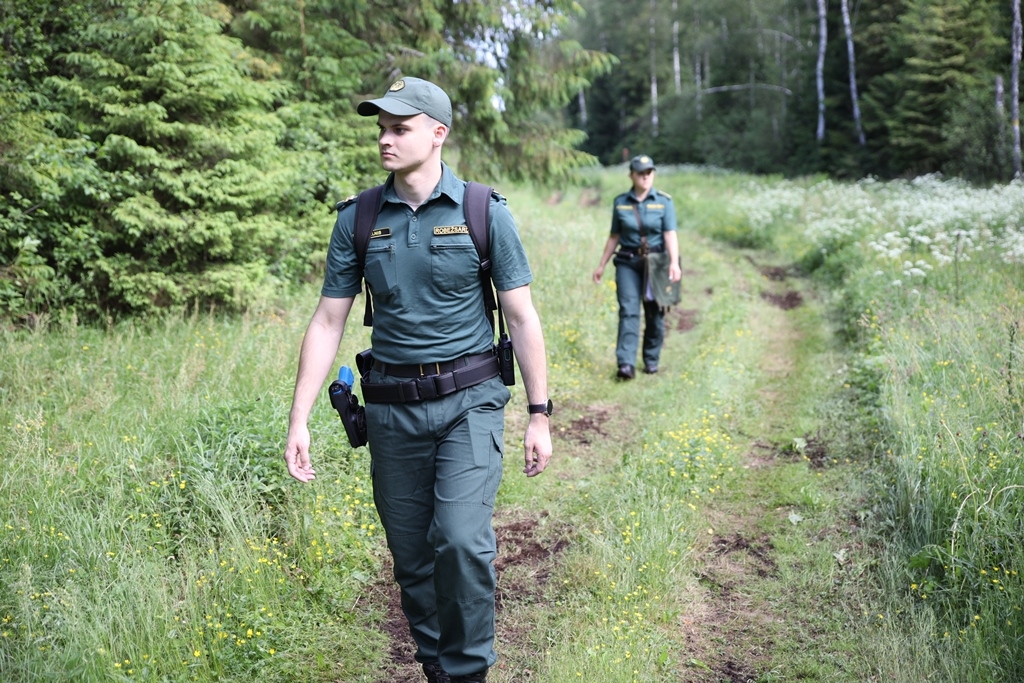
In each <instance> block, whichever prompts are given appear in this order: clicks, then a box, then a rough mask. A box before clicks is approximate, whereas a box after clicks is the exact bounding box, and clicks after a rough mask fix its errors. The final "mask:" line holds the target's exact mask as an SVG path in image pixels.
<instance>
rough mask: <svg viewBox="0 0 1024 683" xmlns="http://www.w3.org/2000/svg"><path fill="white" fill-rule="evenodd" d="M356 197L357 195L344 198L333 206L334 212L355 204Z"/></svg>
mask: <svg viewBox="0 0 1024 683" xmlns="http://www.w3.org/2000/svg"><path fill="white" fill-rule="evenodd" d="M356 197H358V195H352V196H351V197H346V198H345V199H342V200H341V201H340V202H338V203H337V204H335V205H334V210H335V211H341V210H342V209H344V208H345V207H346V206H348V205H349V204H352V203H353V202H355V200H356Z"/></svg>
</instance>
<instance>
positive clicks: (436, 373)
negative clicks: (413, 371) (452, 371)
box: [420, 361, 441, 377]
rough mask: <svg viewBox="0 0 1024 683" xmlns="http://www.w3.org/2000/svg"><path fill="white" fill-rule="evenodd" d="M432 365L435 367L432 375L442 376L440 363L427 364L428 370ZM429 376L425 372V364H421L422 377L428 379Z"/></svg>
mask: <svg viewBox="0 0 1024 683" xmlns="http://www.w3.org/2000/svg"><path fill="white" fill-rule="evenodd" d="M431 365H433V366H434V367H433V370H434V372H432V373H430V374H433V375H440V374H441V364H440V363H438V362H436V361H435V362H433V363H427V367H428V368H429V367H430V366H431ZM427 376H428V375H427V373H426V372H424V371H423V363H420V377H427Z"/></svg>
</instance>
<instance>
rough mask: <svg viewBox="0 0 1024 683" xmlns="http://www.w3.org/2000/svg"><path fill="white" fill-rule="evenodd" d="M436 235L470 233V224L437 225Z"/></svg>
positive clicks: (435, 227)
mask: <svg viewBox="0 0 1024 683" xmlns="http://www.w3.org/2000/svg"><path fill="white" fill-rule="evenodd" d="M434 234H435V235H468V234H469V226H468V225H435V226H434Z"/></svg>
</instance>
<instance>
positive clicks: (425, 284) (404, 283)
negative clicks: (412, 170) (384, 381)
mask: <svg viewBox="0 0 1024 683" xmlns="http://www.w3.org/2000/svg"><path fill="white" fill-rule="evenodd" d="M465 189H466V183H465V181H462V180H459V179H458V178H456V177H455V175H454V174H453V173H452V172H451V170H450V169H449V168H448V166H447V165H446V164H442V174H441V181H440V182H439V183H438V185H437V187H436V188H434V192H433V194H432V195H431V196H430V198H429V199H428V200H427V201H426V202H425V203H424V204H423V206H421V207H420V208H419V209H418V210H417V211H415V212H414V211H413V210H412V209H410V208H409V206H408V205H406V204H404V203H402V202H401V200H399V198H398V195H397V194H396V193H395V189H394V182H393V177H390V176H389V177H388V180H387V182H386V183H385V185H384V193H383V195H382V202H383V205H382V206H381V209H380V213H379V214H378V216H377V222H376V224H375V227H374V230H373V232H372V233H371V238H370V241H369V246H368V248H367V251H366V265H365V270H364V274H363V275H364V276H365V278H366V282H367V285H368V286H369V289H370V293H371V295H372V297H373V332H372V334H371V342H372V345H373V355H374V358H377V359H378V360H380V361H382V362H384V363H430V362H434V361H438V362H442V361H447V360H452V359H454V358H458V357H460V356H463V355H466V354H472V353H483V352H484V351H487V350H489V349H490V348H491V345H492V343H493V339H494V333H493V331H492V330H491V327H490V324H489V323H488V320H487V316H486V314H485V307H484V298H483V286H482V285H481V282H480V258H479V256H478V254H477V251H476V247H475V246H474V245H473V239H472V237H470V235H469V228H468V227H467V226H466V218H465V213H464V211H463V207H462V202H463V197H464V195H465ZM355 215H356V211H355V202H353V203H352V204H350V205H348V206H345V207H344V208H342V209H341V210H340V211H339V212H338V219H337V222H336V223H335V225H334V232H333V233H332V235H331V242H330V246H329V247H328V251H327V272H326V274H325V277H324V285H323V288H322V289H321V293H322V294H323V295H324V296H326V297H349V296H355V295H356V294H358V293H359V292H360V290H361V277H360V273H359V265H358V260H357V258H356V253H355V247H354V243H353V233H354V230H355ZM490 256H491V277H492V278H493V280H494V285H495V287H496V288H497V289H498V290H499V291H507V290H510V289H515V288H517V287H522V286H524V285H528V284H530V283H531V282H532V281H533V274H532V272H531V271H530V266H529V263H528V262H527V259H526V252H525V250H524V249H523V245H522V242H521V240H520V239H519V233H518V231H517V230H516V225H515V221H514V220H513V218H512V214H511V213H510V212H509V210H508V207H507V206H506V204H505V200H504V198H503V197H500V195H497V194H494V195H492V196H491V206H490Z"/></svg>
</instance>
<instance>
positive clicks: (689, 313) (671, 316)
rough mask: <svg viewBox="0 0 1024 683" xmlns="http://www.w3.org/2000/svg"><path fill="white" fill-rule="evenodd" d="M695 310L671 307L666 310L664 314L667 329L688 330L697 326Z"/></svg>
mask: <svg viewBox="0 0 1024 683" xmlns="http://www.w3.org/2000/svg"><path fill="white" fill-rule="evenodd" d="M698 312H699V311H697V310H696V309H692V308H673V309H671V310H670V311H669V312H668V315H667V316H666V318H667V320H666V323H667V324H666V325H665V327H666V328H667V329H674V330H678V331H679V332H689V331H690V330H692V329H693V328H694V327H696V326H697V313H698Z"/></svg>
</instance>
